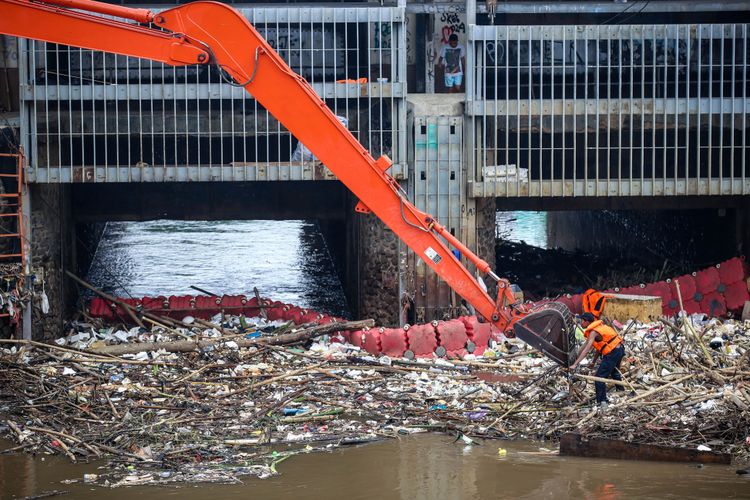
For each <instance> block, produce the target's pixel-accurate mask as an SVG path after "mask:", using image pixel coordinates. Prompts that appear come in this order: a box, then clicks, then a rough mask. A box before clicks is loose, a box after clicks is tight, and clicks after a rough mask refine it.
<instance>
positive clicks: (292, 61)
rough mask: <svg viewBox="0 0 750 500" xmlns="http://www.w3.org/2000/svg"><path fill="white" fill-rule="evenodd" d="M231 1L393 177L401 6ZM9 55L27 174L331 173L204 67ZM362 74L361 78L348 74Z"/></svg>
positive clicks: (401, 108) (400, 155) (397, 150)
mask: <svg viewBox="0 0 750 500" xmlns="http://www.w3.org/2000/svg"><path fill="white" fill-rule="evenodd" d="M154 10H158V9H154ZM240 10H241V12H242V13H243V15H245V16H246V17H247V18H248V19H249V20H250V22H251V23H252V24H253V25H254V26H255V28H256V29H258V31H259V32H260V33H261V34H262V35H263V36H264V37H265V38H266V39H267V40H268V41H269V43H270V44H271V45H272V46H273V47H274V48H275V49H276V50H277V51H278V52H279V54H280V55H281V56H282V57H283V58H284V60H285V61H286V62H287V63H288V64H289V65H290V66H291V67H292V69H293V70H294V71H296V72H298V73H299V74H301V75H302V76H303V77H305V78H306V79H307V80H308V81H309V82H310V84H311V85H312V86H313V88H314V89H315V91H316V92H317V93H318V95H320V96H321V97H323V98H324V99H325V100H326V102H327V103H328V105H329V106H330V107H331V109H332V110H333V111H334V113H335V114H336V115H338V116H340V117H342V119H345V121H346V122H347V126H348V128H349V130H351V131H352V133H353V134H354V135H355V136H356V137H357V138H358V139H359V140H360V142H362V143H363V144H364V145H365V147H367V148H368V149H369V150H370V152H371V153H372V154H373V155H374V156H375V157H378V156H380V155H382V154H387V155H389V156H390V157H391V158H392V159H393V160H394V163H395V165H394V169H393V173H394V174H395V175H396V176H397V177H400V176H403V175H404V173H405V171H406V169H405V165H404V163H405V156H406V130H405V128H404V124H405V122H406V109H405V105H404V102H405V101H404V99H405V96H406V66H405V57H404V56H403V54H404V52H405V44H406V39H405V25H404V19H405V17H404V9H403V7H346V8H330V7H305V6H299V5H295V6H288V7H268V8H253V9H240ZM19 55H20V57H19V69H20V75H21V76H20V80H21V100H22V124H23V131H24V133H23V139H22V140H23V145H24V147H25V149H26V151H28V152H29V160H30V170H29V172H28V178H29V180H30V181H31V182H138V181H209V180H211V181H245V180H312V179H330V178H333V176H332V175H331V174H330V172H328V171H327V169H325V168H323V167H322V166H321V165H320V164H319V163H318V162H317V161H315V159H314V158H313V157H312V155H311V154H310V153H309V151H308V150H306V148H304V147H302V146H301V145H300V144H299V142H298V141H297V140H296V139H295V138H294V137H293V136H292V134H290V133H289V132H288V131H287V130H286V129H285V128H284V127H283V126H282V125H281V124H280V123H279V122H278V121H277V120H275V119H274V118H273V116H271V115H270V114H269V113H268V112H267V111H266V110H265V109H264V108H263V107H261V106H260V105H258V103H257V102H256V101H255V100H254V99H253V98H252V97H251V96H249V95H248V94H247V93H246V92H245V91H244V90H243V89H239V88H234V87H231V86H229V85H225V84H223V83H222V79H221V75H220V74H219V73H218V71H217V70H216V69H215V68H213V67H199V66H191V67H183V68H173V67H169V66H165V65H162V64H159V63H154V62H151V61H145V60H140V59H137V58H131V57H125V56H118V55H114V54H105V53H102V52H94V51H89V50H82V49H77V48H70V47H66V46H59V45H54V44H46V43H42V42H34V41H27V40H22V41H21V42H20V45H19ZM361 78H365V79H366V80H367V82H366V83H356V81H357V80H358V79H361Z"/></svg>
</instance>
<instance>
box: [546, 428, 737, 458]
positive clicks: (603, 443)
mask: <svg viewBox="0 0 750 500" xmlns="http://www.w3.org/2000/svg"><path fill="white" fill-rule="evenodd" d="M560 455H561V456H571V457H586V458H613V459H617V460H650V461H655V462H698V463H704V464H729V463H730V462H731V459H732V457H731V455H730V454H729V453H716V452H713V451H698V450H694V449H688V448H680V447H676V446H674V447H673V446H659V445H654V444H644V443H631V442H629V441H622V440H619V439H604V438H593V437H592V438H589V439H586V438H584V437H583V436H581V435H580V434H576V433H572V432H569V433H566V434H563V436H562V438H561V439H560Z"/></svg>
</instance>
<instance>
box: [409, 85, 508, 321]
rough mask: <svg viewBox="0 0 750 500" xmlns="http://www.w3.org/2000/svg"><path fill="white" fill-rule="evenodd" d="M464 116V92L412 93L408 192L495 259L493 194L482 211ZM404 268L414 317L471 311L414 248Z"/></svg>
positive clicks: (469, 243)
mask: <svg viewBox="0 0 750 500" xmlns="http://www.w3.org/2000/svg"><path fill="white" fill-rule="evenodd" d="M465 122H466V117H465V115H464V98H463V96H462V95H460V94H441V95H410V96H409V119H408V129H409V130H413V131H414V132H413V137H412V145H411V147H410V158H409V159H410V167H411V170H410V175H409V190H408V191H407V192H408V193H409V196H410V198H411V199H412V201H413V202H414V204H415V205H416V206H417V208H419V209H420V210H423V211H425V212H427V213H429V214H431V215H433V216H435V218H436V219H437V220H439V221H440V223H441V224H442V225H444V226H445V227H446V228H447V229H448V230H449V231H450V232H451V233H452V234H453V235H454V236H456V237H457V238H458V239H460V240H461V241H462V242H464V243H465V244H466V245H467V246H468V247H469V248H472V249H474V250H475V251H476V250H479V254H480V256H481V257H482V258H485V259H487V258H489V260H488V262H492V259H493V257H494V200H490V201H489V202H485V205H486V206H488V207H490V208H489V216H488V215H487V210H486V209H485V207H484V206H483V207H482V209H481V212H479V211H478V210H477V206H476V205H477V202H476V200H474V199H473V198H470V197H469V192H468V189H469V188H468V186H469V180H470V179H469V178H468V172H467V168H466V167H467V160H466V158H467V154H468V153H467V151H466V149H465V147H464V133H465V130H466V127H465ZM487 221H489V222H487ZM480 228H481V229H480ZM487 231H489V233H490V236H489V237H487V236H486V233H487ZM480 241H481V242H482V243H481V244H480ZM464 264H465V265H467V266H470V264H469V263H468V262H466V261H464ZM406 268H407V274H408V276H406V277H405V281H406V283H407V287H406V292H407V293H408V294H409V295H410V296H413V297H414V308H415V309H414V310H415V315H414V316H415V318H414V319H415V321H417V322H420V323H421V322H428V321H432V320H435V319H438V320H440V319H445V318H450V317H454V316H457V315H460V314H465V313H466V312H467V309H465V308H464V307H463V304H462V301H461V299H460V297H458V296H457V295H456V294H455V293H454V292H453V291H452V290H451V289H450V287H448V285H447V284H445V283H444V282H443V281H442V279H440V278H439V277H438V276H437V275H436V274H435V273H434V272H432V271H431V270H430V269H429V268H428V267H427V266H426V265H425V264H424V262H422V261H421V259H419V258H418V257H417V256H415V255H414V254H413V253H411V252H410V253H409V256H408V258H407V259H406Z"/></svg>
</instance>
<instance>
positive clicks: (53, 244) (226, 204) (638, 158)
mask: <svg viewBox="0 0 750 500" xmlns="http://www.w3.org/2000/svg"><path fill="white" fill-rule="evenodd" d="M124 3H128V2H124ZM675 5H679V8H675ZM167 7H168V6H166V5H162V6H160V5H153V6H151V8H152V9H154V10H158V9H160V8H167ZM237 7H238V8H239V9H240V10H241V11H242V13H243V14H244V15H245V16H247V18H248V19H249V20H250V21H251V22H252V23H253V24H254V25H255V27H256V28H257V29H258V30H259V31H260V32H261V33H262V34H263V35H264V36H265V37H266V39H268V40H269V42H270V43H271V44H272V45H273V46H274V47H275V48H276V49H277V50H278V52H279V53H280V55H281V56H282V57H283V58H284V59H285V60H286V61H287V62H288V63H289V64H290V66H291V67H292V68H293V69H294V70H295V71H297V72H298V73H300V74H301V75H303V76H304V77H305V78H306V79H307V80H308V81H310V83H311V84H312V86H313V88H314V89H315V90H316V92H317V93H318V94H319V95H320V96H321V97H323V98H324V99H325V100H326V102H327V103H328V104H329V106H330V107H331V108H332V109H333V110H334V112H335V113H336V114H337V115H338V116H340V117H342V118H343V119H345V121H346V123H347V126H348V128H349V130H351V131H352V132H353V133H354V135H355V136H356V137H358V139H359V140H360V141H361V142H362V143H363V144H364V145H365V146H366V147H367V148H368V149H369V150H370V151H371V153H372V154H373V155H374V156H375V157H378V156H380V155H381V154H387V155H389V156H390V157H391V158H392V159H393V160H394V164H395V165H394V168H393V170H392V174H393V175H394V176H395V177H396V178H397V179H398V180H399V181H400V182H401V183H402V185H403V186H404V188H405V190H406V191H407V193H408V194H409V196H410V197H411V198H412V199H413V200H414V201H415V202H416V204H417V206H418V207H419V208H421V209H423V210H426V211H428V212H430V213H432V214H434V215H436V216H437V218H438V219H439V220H440V221H441V222H442V223H443V224H444V225H446V226H447V227H449V228H450V230H451V231H452V232H453V233H454V234H456V235H457V236H459V237H460V239H462V240H463V241H465V242H467V243H468V244H469V245H470V246H472V247H474V248H475V249H477V250H478V253H479V254H480V255H482V256H483V257H484V258H485V259H487V260H488V261H490V262H492V260H493V257H494V238H495V229H494V214H495V210H496V208H497V207H500V208H506V209H535V210H549V209H555V210H569V209H579V210H580V209H589V210H590V209H599V208H659V207H661V208H664V207H668V208H684V207H686V206H690V207H699V206H703V207H709V206H710V207H720V208H730V209H738V210H739V211H738V213H742V214H744V210H745V207H746V204H747V197H746V195H747V194H748V193H750V165H748V147H747V146H748V125H749V124H748V114H749V113H750V100H749V99H748V92H750V83H749V81H748V78H747V76H748V59H750V45H748V41H749V36H748V35H749V34H748V30H749V29H748V28H749V26H750V25H749V24H747V22H748V9H750V7H748V5H747V4H746V3H745V2H668V1H662V2H650V3H646V4H644V5H642V6H638V7H633V5H631V4H624V5H623V4H616V3H613V2H564V3H559V2H507V3H505V4H499V3H498V4H497V5H494V6H493V4H489V5H485V4H484V3H483V2H480V3H476V2H474V1H468V2H445V3H432V2H430V3H406V2H404V1H403V0H399V2H398V3H397V4H393V5H384V6H381V5H380V4H353V3H341V4H336V6H335V7H331V6H329V5H316V4H306V5H302V4H299V5H289V4H278V5H265V6H262V7H250V6H244V5H242V4H238V6H237ZM721 7H724V9H723V10H722V9H721ZM639 9H640V10H639ZM717 9H718V10H717ZM668 13H669V14H670V15H671V17H666V14H668ZM667 21H669V22H667ZM492 22H494V23H495V24H491V23H492ZM670 22H671V23H676V24H670ZM450 33H457V34H458V35H459V36H460V40H461V43H462V44H463V45H464V46H465V48H466V68H465V82H464V86H463V88H462V90H463V92H462V93H460V94H446V93H444V92H445V88H444V85H443V74H442V71H443V70H442V68H441V67H440V66H438V65H437V62H438V54H439V51H440V48H441V47H442V45H443V44H444V43H445V42H446V39H447V35H448V34H450ZM4 43H5V46H4V47H5V51H4V54H5V55H6V57H5V59H4V61H5V67H6V74H8V75H10V78H9V79H7V82H11V81H12V80H13V78H14V75H17V79H18V85H17V86H14V85H8V86H7V90H8V96H9V97H8V102H9V105H10V106H11V107H12V106H13V101H14V99H17V109H18V122H19V123H18V127H17V129H18V135H19V142H20V144H21V146H22V147H23V150H24V151H25V153H26V155H27V158H28V168H27V171H26V178H27V180H28V182H29V185H30V186H29V190H28V193H26V196H25V201H26V203H25V209H26V211H27V214H28V215H30V217H28V218H27V219H26V220H27V221H28V224H29V228H28V229H29V233H28V234H30V235H31V236H30V242H31V256H32V261H31V264H32V267H33V268H34V270H35V272H39V273H41V274H43V275H44V277H45V278H44V279H45V280H46V281H47V283H48V286H47V290H54V291H55V292H54V294H55V300H53V311H52V314H51V315H49V316H47V317H46V319H45V318H42V316H38V318H37V319H36V320H35V322H34V325H35V328H36V327H37V326H36V325H39V328H46V329H50V328H56V327H57V326H59V325H60V321H61V318H62V317H63V311H64V309H65V307H66V304H64V300H65V297H72V296H73V294H71V293H67V291H66V287H67V286H68V284H67V283H66V282H64V281H63V280H62V279H61V274H60V270H61V269H62V268H63V267H75V265H76V264H74V263H75V262H76V261H77V257H76V251H75V250H74V249H75V248H76V246H77V245H76V243H75V242H76V239H78V238H79V237H80V234H78V233H81V232H82V233H83V234H89V233H94V234H95V230H93V229H92V228H95V227H96V224H100V223H102V222H105V221H108V220H140V219H153V218H165V217H168V218H178V219H179V218H188V219H190V218H192V219H230V218H269V219H284V218H315V219H318V220H320V221H321V229H322V230H323V233H324V235H325V236H326V238H327V240H328V242H329V246H330V247H331V249H332V251H333V253H334V255H335V256H336V257H337V259H336V260H337V262H338V264H339V268H340V273H341V276H342V279H343V282H344V283H345V288H346V290H347V293H348V295H349V298H350V302H351V303H352V304H353V306H354V307H355V309H356V311H357V313H358V314H360V315H363V316H374V317H376V318H378V319H379V320H380V321H381V322H384V323H390V324H395V323H399V322H403V321H404V316H403V314H402V313H403V310H402V309H401V305H403V304H405V303H407V302H409V303H410V306H411V307H412V310H413V311H414V312H415V313H416V314H415V315H416V319H417V320H420V321H424V320H431V319H433V318H440V317H443V316H444V315H451V314H454V313H456V312H458V311H459V309H460V303H459V302H458V301H457V300H456V297H455V296H454V295H453V294H452V293H451V292H450V290H448V289H447V288H446V287H445V286H444V285H443V284H442V283H440V281H439V280H438V279H437V277H436V276H434V275H433V274H432V273H431V272H430V271H429V270H428V269H427V268H426V266H425V265H424V264H423V263H422V262H421V261H420V260H419V259H416V258H415V257H414V255H413V254H411V253H410V252H407V251H406V250H405V248H404V246H403V245H401V244H399V242H398V241H397V239H396V238H395V237H394V236H393V235H392V234H390V233H389V232H388V231H386V230H385V229H384V228H383V226H382V225H381V224H379V223H378V221H376V220H374V219H373V218H371V217H366V216H361V215H357V214H354V213H353V206H354V204H355V203H356V200H354V199H352V197H351V196H350V195H349V194H348V193H347V191H346V190H345V189H344V188H343V186H341V185H340V184H339V183H338V182H337V181H336V180H335V177H334V176H333V175H332V174H331V173H330V172H329V171H328V170H327V169H326V168H325V166H323V165H321V164H320V163H319V162H317V161H316V160H315V159H314V158H312V157H310V155H309V154H308V153H307V152H306V150H305V149H304V147H303V146H302V145H301V144H300V143H299V142H298V141H297V140H296V139H295V138H294V137H293V136H292V135H291V134H290V133H289V132H288V131H286V130H285V129H284V127H283V126H281V125H280V124H279V123H278V121H276V120H275V119H274V118H273V117H272V116H270V115H269V114H268V112H266V111H265V110H264V109H263V108H262V107H261V106H259V105H258V104H257V103H256V102H255V101H254V100H253V99H252V97H250V96H248V95H246V94H245V93H244V91H243V90H242V89H237V88H234V87H231V86H229V85H226V84H224V83H223V81H222V77H221V74H220V72H219V71H218V70H217V69H216V68H213V67H188V68H179V69H175V68H169V67H165V66H162V65H160V64H157V63H152V62H149V61H142V60H138V59H133V58H127V57H122V56H114V55H111V54H103V53H97V52H92V51H87V50H79V49H75V48H69V47H63V46H56V45H52V44H44V43H40V42H33V41H27V40H18V41H16V40H12V39H7V38H6V39H5V40H4ZM362 78H364V79H366V81H365V83H360V82H358V79H362ZM11 128H16V127H13V126H11ZM744 219H745V216H744V215H742V216H738V221H744ZM742 223H744V222H742ZM743 229H744V226H743ZM580 236H584V234H583V233H580ZM29 323H31V321H29Z"/></svg>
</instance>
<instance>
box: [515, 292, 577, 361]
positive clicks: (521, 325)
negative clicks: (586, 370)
mask: <svg viewBox="0 0 750 500" xmlns="http://www.w3.org/2000/svg"><path fill="white" fill-rule="evenodd" d="M513 331H514V333H515V334H516V337H518V338H519V339H521V340H523V341H524V342H526V343H527V344H529V345H530V346H531V347H533V348H535V349H538V350H539V351H541V352H543V353H544V354H545V356H547V357H548V358H550V359H552V360H553V361H555V362H556V363H558V364H560V365H562V366H564V367H566V368H567V367H568V366H570V365H572V364H573V362H574V361H575V359H576V354H577V349H576V338H575V324H574V323H573V314H572V313H571V312H570V309H568V307H567V306H566V305H565V304H561V303H560V302H549V303H547V304H544V305H542V306H539V307H538V308H536V309H534V310H533V311H531V313H530V314H529V315H528V316H526V317H524V318H523V319H520V320H519V321H517V322H516V324H515V325H514V326H513Z"/></svg>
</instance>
